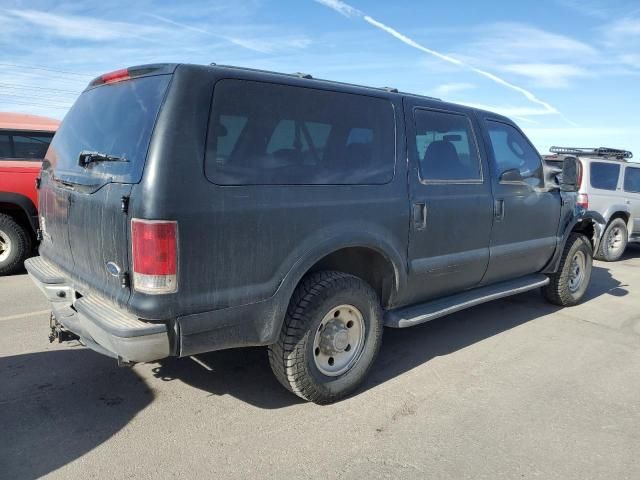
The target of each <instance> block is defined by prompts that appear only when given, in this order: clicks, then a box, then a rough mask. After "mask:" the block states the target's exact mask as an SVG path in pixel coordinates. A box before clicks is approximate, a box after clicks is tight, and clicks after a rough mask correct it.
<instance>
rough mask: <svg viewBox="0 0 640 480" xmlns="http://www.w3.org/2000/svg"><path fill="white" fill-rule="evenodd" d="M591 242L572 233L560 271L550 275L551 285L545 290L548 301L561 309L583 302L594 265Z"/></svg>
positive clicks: (563, 254)
mask: <svg viewBox="0 0 640 480" xmlns="http://www.w3.org/2000/svg"><path fill="white" fill-rule="evenodd" d="M592 257H593V249H592V247H591V242H589V239H588V238H587V237H585V236H584V235H581V234H578V233H572V234H571V235H570V236H569V238H568V239H567V243H566V245H565V247H564V251H563V252H562V257H561V259H560V266H559V267H558V271H557V272H556V273H554V274H552V275H549V280H550V281H549V283H548V284H547V285H546V286H545V287H544V288H543V292H544V295H545V297H546V299H547V300H548V301H549V302H551V303H553V304H555V305H560V306H561V307H570V306H572V305H575V304H577V303H578V302H580V300H582V297H583V296H584V294H585V292H586V291H587V288H588V287H589V281H590V280H591V268H592V265H593V258H592Z"/></svg>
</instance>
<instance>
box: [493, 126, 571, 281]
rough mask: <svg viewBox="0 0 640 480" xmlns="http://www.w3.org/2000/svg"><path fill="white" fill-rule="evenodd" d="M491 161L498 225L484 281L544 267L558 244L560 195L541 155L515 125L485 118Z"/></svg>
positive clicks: (510, 276)
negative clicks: (548, 182) (548, 184)
mask: <svg viewBox="0 0 640 480" xmlns="http://www.w3.org/2000/svg"><path fill="white" fill-rule="evenodd" d="M482 121H483V122H484V126H485V144H486V146H487V152H488V156H489V158H490V160H491V168H492V175H491V180H492V185H493V195H494V199H495V200H494V206H493V215H494V223H493V229H492V232H491V260H490V261H489V268H488V270H487V273H486V275H485V277H484V279H483V283H495V282H499V281H502V280H509V279H514V278H517V277H520V276H524V275H527V274H531V273H535V272H539V271H541V270H542V269H543V268H544V266H545V265H546V264H547V262H548V261H549V260H550V259H551V257H552V255H553V253H554V251H555V248H556V244H557V241H558V239H557V235H558V224H559V221H560V209H561V199H560V193H559V192H558V191H557V190H555V191H547V189H545V185H544V174H543V168H542V159H541V157H540V155H539V154H538V152H537V151H536V149H535V148H534V147H533V145H531V143H530V142H529V140H528V139H527V138H526V137H525V136H524V135H523V134H522V132H520V130H518V129H517V128H516V127H515V126H513V125H511V124H509V123H506V122H503V121H501V120H494V119H491V118H484V119H483V120H482Z"/></svg>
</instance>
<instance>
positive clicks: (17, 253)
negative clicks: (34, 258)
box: [0, 213, 31, 276]
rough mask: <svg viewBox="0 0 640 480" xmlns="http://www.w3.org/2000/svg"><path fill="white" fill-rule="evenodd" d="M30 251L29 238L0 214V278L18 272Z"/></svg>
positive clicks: (7, 216)
mask: <svg viewBox="0 0 640 480" xmlns="http://www.w3.org/2000/svg"><path fill="white" fill-rule="evenodd" d="M30 251H31V236H30V235H29V232H27V231H26V230H25V229H24V228H23V227H22V226H21V225H20V224H18V223H16V221H15V220H14V219H13V218H11V217H10V216H9V215H6V214H4V213H0V276H1V275H10V274H12V273H16V272H17V271H18V270H20V269H21V268H22V266H23V264H24V261H25V259H26V258H27V255H28V254H29V252H30Z"/></svg>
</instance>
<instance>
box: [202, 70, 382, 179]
mask: <svg viewBox="0 0 640 480" xmlns="http://www.w3.org/2000/svg"><path fill="white" fill-rule="evenodd" d="M394 128H395V127H394V116H393V108H392V106H391V104H390V103H389V102H388V101H386V100H383V99H379V98H373V97H366V96H362V95H353V94H347V93H336V92H327V91H323V90H316V89H312V88H303V87H292V86H286V85H276V84H270V83H263V82H253V81H243V80H221V81H219V82H218V83H216V85H215V89H214V96H213V105H212V116H211V120H210V123H209V135H208V140H207V155H206V166H205V170H206V174H207V177H208V178H209V179H210V180H211V181H213V182H214V183H217V184H220V185H260V184H263V185H264V184H289V185H294V184H316V185H317V184H380V183H386V182H389V181H390V180H391V179H392V178H393V171H394V161H395V145H394V142H395V132H394Z"/></svg>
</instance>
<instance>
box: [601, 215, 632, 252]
mask: <svg viewBox="0 0 640 480" xmlns="http://www.w3.org/2000/svg"><path fill="white" fill-rule="evenodd" d="M628 238H629V233H628V231H627V223H626V222H625V221H624V219H622V218H614V219H613V220H611V222H610V223H609V225H608V226H607V228H606V230H605V231H604V235H602V241H601V242H600V246H599V247H598V252H597V254H596V255H595V258H596V259H597V260H604V261H605V262H615V261H616V260H619V259H620V257H622V254H623V253H624V251H625V250H626V248H627V240H628Z"/></svg>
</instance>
